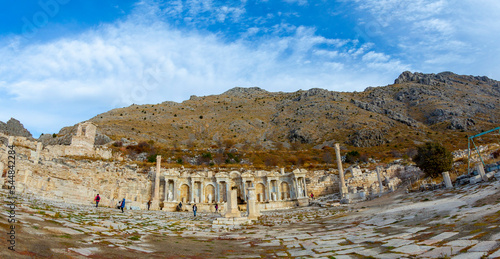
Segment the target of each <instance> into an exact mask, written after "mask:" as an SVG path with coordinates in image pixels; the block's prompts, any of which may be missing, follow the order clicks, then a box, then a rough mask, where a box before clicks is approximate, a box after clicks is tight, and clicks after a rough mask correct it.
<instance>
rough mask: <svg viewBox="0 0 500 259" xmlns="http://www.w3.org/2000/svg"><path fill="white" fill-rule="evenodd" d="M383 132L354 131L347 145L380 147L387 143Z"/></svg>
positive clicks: (375, 130)
mask: <svg viewBox="0 0 500 259" xmlns="http://www.w3.org/2000/svg"><path fill="white" fill-rule="evenodd" d="M385 133H386V131H385V130H379V129H362V130H358V131H356V132H355V133H354V134H353V135H352V136H351V137H350V138H349V142H348V144H350V145H353V146H355V147H373V146H380V145H383V144H385V143H388V142H389V141H388V140H387V139H386V138H385Z"/></svg>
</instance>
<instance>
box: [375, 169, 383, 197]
mask: <svg viewBox="0 0 500 259" xmlns="http://www.w3.org/2000/svg"><path fill="white" fill-rule="evenodd" d="M376 170H377V178H378V187H379V192H380V193H383V192H384V185H382V176H380V174H381V172H380V171H381V169H380V166H377V169H376Z"/></svg>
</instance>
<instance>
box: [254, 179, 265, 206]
mask: <svg viewBox="0 0 500 259" xmlns="http://www.w3.org/2000/svg"><path fill="white" fill-rule="evenodd" d="M255 196H256V197H257V201H261V202H262V201H264V200H265V197H266V187H265V186H264V184H262V183H258V184H257V185H256V186H255Z"/></svg>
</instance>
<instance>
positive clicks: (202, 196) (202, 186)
mask: <svg viewBox="0 0 500 259" xmlns="http://www.w3.org/2000/svg"><path fill="white" fill-rule="evenodd" d="M200 188H201V190H200V191H201V195H200V196H201V197H200V203H205V181H204V180H201V182H200Z"/></svg>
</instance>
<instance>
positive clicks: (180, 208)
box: [177, 201, 182, 211]
mask: <svg viewBox="0 0 500 259" xmlns="http://www.w3.org/2000/svg"><path fill="white" fill-rule="evenodd" d="M177 208H179V211H182V201H181V202H179V205H177Z"/></svg>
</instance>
